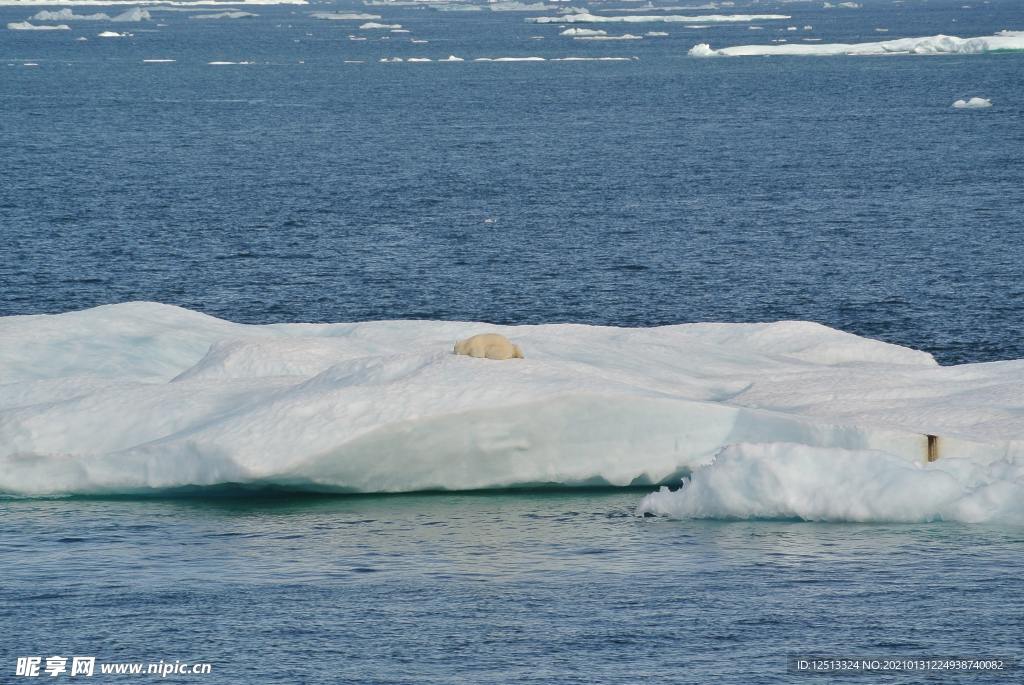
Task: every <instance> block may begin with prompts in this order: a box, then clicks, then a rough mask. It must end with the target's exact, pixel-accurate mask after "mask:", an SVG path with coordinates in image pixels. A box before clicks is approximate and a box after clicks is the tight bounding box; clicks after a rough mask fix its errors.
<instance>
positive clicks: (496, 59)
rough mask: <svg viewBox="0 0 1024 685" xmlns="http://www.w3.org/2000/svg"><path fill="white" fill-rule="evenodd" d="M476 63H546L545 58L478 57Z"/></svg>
mask: <svg viewBox="0 0 1024 685" xmlns="http://www.w3.org/2000/svg"><path fill="white" fill-rule="evenodd" d="M473 61H474V62H546V61H547V58H545V57H477V58H476V59H475V60H473Z"/></svg>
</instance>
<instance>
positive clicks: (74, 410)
mask: <svg viewBox="0 0 1024 685" xmlns="http://www.w3.org/2000/svg"><path fill="white" fill-rule="evenodd" d="M486 331H497V332H500V333H503V334H505V335H506V336H507V337H509V338H510V339H511V340H513V341H514V342H515V343H516V344H518V345H520V347H521V348H522V349H523V350H524V353H525V356H526V359H525V360H514V361H505V362H495V361H490V360H479V359H472V358H469V357H462V356H455V355H453V354H452V353H451V348H452V344H453V343H454V341H455V340H457V339H460V338H464V337H467V336H469V335H472V334H474V333H479V332H486ZM1022 415H1024V361H1010V362H1001V363H990V364H975V365H964V366H955V367H939V366H938V365H937V364H935V362H934V361H933V359H932V358H931V356H929V355H928V354H925V353H922V352H918V351H914V350H910V349H906V348H902V347H898V346H895V345H890V344H887V343H883V342H879V341H875V340H869V339H864V338H859V337H857V336H854V335H850V334H847V333H843V332H840V331H836V330H833V329H829V328H826V327H824V326H821V325H818V324H814V323H806V322H781V323H775V324H688V325H677V326H667V327H659V328H632V329H631V328H610V327H595V326H585V325H576V324H551V325H537V326H520V327H508V326H491V325H486V324H479V323H466V322H446V321H380V322H365V323H343V324H276V325H266V326H254V325H243V324H235V323H230V322H227V321H223V320H220V319H216V318H213V317H210V316H206V315H204V314H200V313H196V312H193V311H189V310H185V309H180V308H177V307H172V306H168V305H161V304H155V303H141V302H140V303H128V304H120V305H109V306H103V307H97V308H94V309H89V310H84V311H79V312H71V313H66V314H59V315H38V316H16V317H6V318H3V319H0V492H4V493H8V494H17V495H53V494H64V493H110V492H118V493H120V492H136V491H144V490H147V489H153V488H172V487H177V486H189V485H214V484H223V483H246V484H256V485H261V484H274V485H278V486H283V487H296V488H311V489H318V490H328V491H353V492H399V491H415V490H429V489H451V490H463V489H476V488H503V487H510V486H517V485H530V484H541V483H545V484H546V483H557V484H562V485H593V484H612V485H628V484H642V483H659V482H663V483H673V482H675V483H677V482H679V478H680V477H681V476H683V475H685V474H686V473H688V472H690V471H693V470H696V471H694V475H693V481H692V482H691V484H690V485H689V486H687V487H685V488H683V490H682V491H681V493H683V494H678V493H674V494H661V495H655V496H652V498H650V499H649V500H648V501H647V502H646V503H645V505H644V506H645V510H648V511H657V512H659V513H668V514H677V515H728V516H732V515H738V516H742V515H749V516H760V515H787V514H789V515H794V516H806V517H809V518H833V517H839V518H843V517H849V518H855V519H857V520H860V519H862V518H871V517H872V516H873V515H875V514H878V516H880V517H882V518H894V519H897V520H902V519H903V518H915V519H916V518H928V517H940V516H941V517H945V516H951V517H956V518H963V519H965V520H968V519H969V520H976V519H981V518H984V515H985V512H987V511H989V510H988V509H985V507H984V506H982V504H980V503H978V501H976V500H977V499H978V498H983V495H982V494H981V493H974V494H973V495H969V491H970V489H971V488H975V487H986V488H988V489H987V490H985V494H984V497H989V498H991V499H993V500H998V499H999V497H1000V496H1001V495H1005V494H1006V493H1010V494H1013V495H1014V496H1019V495H1020V494H1022V493H1021V482H1022V480H1021V466H1020V460H1021V459H1022V458H1024V421H1022V420H1021V417H1022ZM926 433H931V434H936V435H939V436H941V437H940V446H941V458H940V459H939V461H937V462H935V463H933V464H925V455H926V451H927V448H926V444H927V442H926V438H925V436H924V434H926ZM723 450H724V451H723ZM716 455H718V458H717V460H716ZM737 464H740V465H744V467H743V468H740V467H737V466H736V465H737ZM809 465H810V466H814V467H815V468H811V467H810V466H809ZM844 473H845V474H846V476H845V477H843V476H841V474H844ZM737 474H742V476H743V479H742V480H739V481H737V482H736V483H734V484H733V485H731V486H730V487H733V486H734V487H735V488H738V490H737V492H735V493H732V492H731V491H728V492H723V491H722V488H725V487H726V485H723V483H724V484H729V483H733V480H735V479H737V478H739V475H737ZM893 474H895V475H896V476H899V479H901V480H897V481H893V482H892V484H889V485H887V483H890V480H891V479H890V476H892V475H893ZM730 479H732V480H730ZM773 479H774V480H773ZM851 480H852V482H858V483H859V482H862V481H864V482H866V481H871V482H872V483H874V489H870V488H869V489H860V490H859V491H858V492H856V493H855V492H846V491H844V492H843V493H842V498H845V499H842V498H841V499H839V500H829V501H827V502H825V503H824V504H822V501H823V500H827V499H828V497H829V496H832V495H833V494H834V492H835V488H834V487H833V486H835V485H836V484H837V483H841V482H851ZM778 481H786V485H785V487H786V488H787V489H783V490H781V491H780V490H779V487H778ZM933 482H937V483H941V484H943V485H942V487H943V488H944V489H943V490H942V491H941V492H940V493H939V494H936V493H934V492H933V493H931V494H930V495H928V497H924V498H923V499H922V504H920V506H919V507H918V508H914V507H913V506H911V505H908V504H904V505H903V507H904V508H899V506H900V505H898V504H893V505H892V506H893V507H896V508H895V509H892V508H887V506H888V505H887V504H886V502H882V501H881V500H879V497H882V495H878V493H883V494H884V497H889V496H890V495H892V493H893V492H894V491H895V490H898V489H899V488H901V487H903V485H906V486H907V488H910V489H912V490H914V491H915V492H916V491H918V490H920V489H921V488H919V487H917V486H918V485H923V484H931V483H933ZM901 484H902V485H901ZM979 484H980V485H979ZM912 486H913V487H912ZM957 488H960V490H959V491H958V490H957ZM790 491H792V492H795V493H798V494H802V496H803V497H805V498H806V501H802V500H800V499H799V498H798V497H796V496H795V495H794V496H793V497H789V496H787V492H790ZM901 492H902V491H901ZM908 492H909V490H908ZM956 492H960V494H961V495H963V496H965V497H968V496H970V497H973V498H974V499H970V500H969V502H966V503H965V502H963V501H961V499H962V498H961V499H957V498H956V497H954V495H955V494H956ZM690 493H695V494H690ZM709 493H710V494H709ZM904 494H907V493H904ZM726 495H734V496H733V497H732V498H729V497H726ZM769 495H770V497H769ZM907 496H914V497H920V495H918V494H915V493H914V492H910V494H908V495H907ZM715 497H718V498H719V499H717V500H716V499H715ZM794 498H796V499H794ZM858 498H859V499H858ZM1000 501H1002V500H1000ZM865 502H866V504H865ZM787 506H788V507H790V508H788V509H787V508H786V507H787ZM716 507H717V508H716ZM993 507H995V510H997V511H1002V510H1001V509H999V508H998V507H997V506H996V505H993ZM905 511H910V513H909V514H905V515H904V513H901V512H905ZM894 512H895V513H894ZM965 512H966V513H965ZM979 512H981V513H979Z"/></svg>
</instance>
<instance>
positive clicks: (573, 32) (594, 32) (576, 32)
mask: <svg viewBox="0 0 1024 685" xmlns="http://www.w3.org/2000/svg"><path fill="white" fill-rule="evenodd" d="M558 35H560V36H574V37H575V36H607V35H608V32H607V31H602V30H601V29H578V28H568V29H566V30H564V31H562V32H561V33H559V34H558Z"/></svg>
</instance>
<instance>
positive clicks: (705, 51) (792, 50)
mask: <svg viewBox="0 0 1024 685" xmlns="http://www.w3.org/2000/svg"><path fill="white" fill-rule="evenodd" d="M1019 50H1024V31H1000V32H998V33H996V34H994V35H992V36H980V37H977V38H959V37H957V36H944V35H938V36H925V37H923V38H897V39H895V40H884V41H876V42H870V43H814V44H813V45H803V44H797V43H792V44H776V45H736V46H733V47H727V48H719V49H717V50H716V49H713V48H712V47H711V46H710V45H709V44H707V43H700V44H698V45H695V46H693V47H692V48H690V53H689V54H690V56H691V57H752V56H770V55H779V56H782V55H790V56H793V55H807V56H815V55H816V56H830V55H941V54H953V55H971V54H981V53H986V52H1004V51H1005V52H1011V51H1019Z"/></svg>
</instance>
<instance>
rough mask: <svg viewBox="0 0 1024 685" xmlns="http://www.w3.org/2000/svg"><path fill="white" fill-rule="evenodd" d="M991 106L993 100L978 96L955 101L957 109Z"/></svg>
mask: <svg viewBox="0 0 1024 685" xmlns="http://www.w3.org/2000/svg"><path fill="white" fill-rule="evenodd" d="M991 106H992V101H991V100H988V99H986V98H978V97H974V98H971V99H970V100H957V101H956V102H954V103H953V107H954V108H955V109H984V108H986V107H991Z"/></svg>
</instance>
